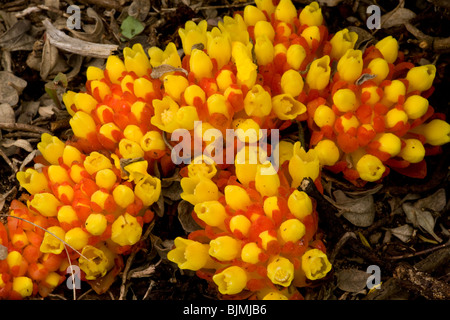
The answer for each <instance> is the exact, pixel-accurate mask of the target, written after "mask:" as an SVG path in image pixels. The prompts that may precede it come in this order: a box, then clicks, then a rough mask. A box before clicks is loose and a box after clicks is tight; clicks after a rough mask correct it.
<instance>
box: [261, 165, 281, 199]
mask: <svg viewBox="0 0 450 320" xmlns="http://www.w3.org/2000/svg"><path fill="white" fill-rule="evenodd" d="M279 186H280V178H279V177H278V174H277V172H276V171H275V168H274V167H273V166H272V164H271V163H270V162H269V161H266V162H265V163H263V164H259V165H258V166H257V168H256V176H255V187H256V190H258V192H259V193H260V194H261V195H262V196H263V197H264V196H268V197H271V196H274V195H276V194H278V188H279Z"/></svg>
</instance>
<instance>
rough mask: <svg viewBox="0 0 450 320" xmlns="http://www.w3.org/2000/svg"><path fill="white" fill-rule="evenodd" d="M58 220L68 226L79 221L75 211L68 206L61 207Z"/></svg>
mask: <svg viewBox="0 0 450 320" xmlns="http://www.w3.org/2000/svg"><path fill="white" fill-rule="evenodd" d="M57 219H58V221H59V222H60V223H62V222H66V223H68V224H71V223H72V222H74V221H78V216H77V213H76V212H75V209H74V208H73V207H72V206H71V205H66V206H62V207H59V209H58V215H57ZM61 239H63V238H61Z"/></svg>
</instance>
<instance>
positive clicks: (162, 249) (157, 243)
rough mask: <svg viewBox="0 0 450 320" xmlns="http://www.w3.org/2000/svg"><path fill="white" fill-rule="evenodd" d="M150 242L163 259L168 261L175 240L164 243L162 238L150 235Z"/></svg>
mask: <svg viewBox="0 0 450 320" xmlns="http://www.w3.org/2000/svg"><path fill="white" fill-rule="evenodd" d="M150 240H151V242H152V244H153V247H154V248H155V249H156V251H157V252H158V255H159V256H160V257H161V259H165V260H167V253H168V252H169V251H170V250H172V248H173V240H164V241H162V240H161V238H160V237H158V236H155V235H154V234H150Z"/></svg>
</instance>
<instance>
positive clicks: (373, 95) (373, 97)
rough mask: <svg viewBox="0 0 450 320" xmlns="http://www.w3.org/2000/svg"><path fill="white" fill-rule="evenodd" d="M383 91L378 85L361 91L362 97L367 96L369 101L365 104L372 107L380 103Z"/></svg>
mask: <svg viewBox="0 0 450 320" xmlns="http://www.w3.org/2000/svg"><path fill="white" fill-rule="evenodd" d="M380 91H381V89H379V88H378V86H376V85H371V86H366V87H363V88H362V89H361V96H366V97H367V98H366V99H367V100H365V101H364V103H365V104H368V105H370V106H373V105H375V103H377V102H378V101H380V99H381V97H382V95H383V92H380Z"/></svg>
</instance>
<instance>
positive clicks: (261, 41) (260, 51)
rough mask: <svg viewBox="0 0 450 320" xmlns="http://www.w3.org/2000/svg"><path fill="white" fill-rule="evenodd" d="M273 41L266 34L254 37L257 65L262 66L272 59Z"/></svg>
mask: <svg viewBox="0 0 450 320" xmlns="http://www.w3.org/2000/svg"><path fill="white" fill-rule="evenodd" d="M274 52H275V51H274V48H273V43H272V41H271V40H270V39H269V37H268V36H266V35H262V36H259V37H258V38H256V43H255V55H256V60H257V61H258V65H261V66H264V65H266V64H269V63H271V62H272V61H273V58H274V56H275V54H274Z"/></svg>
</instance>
